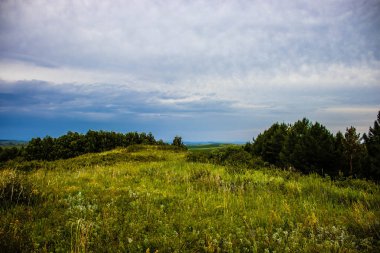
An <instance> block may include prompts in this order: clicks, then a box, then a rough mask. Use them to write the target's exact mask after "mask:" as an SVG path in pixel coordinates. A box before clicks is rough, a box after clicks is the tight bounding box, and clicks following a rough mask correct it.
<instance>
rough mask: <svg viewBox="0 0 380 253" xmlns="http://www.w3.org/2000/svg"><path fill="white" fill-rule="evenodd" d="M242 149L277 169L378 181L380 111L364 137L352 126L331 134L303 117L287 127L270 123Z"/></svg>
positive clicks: (379, 177)
mask: <svg viewBox="0 0 380 253" xmlns="http://www.w3.org/2000/svg"><path fill="white" fill-rule="evenodd" d="M244 150H245V151H247V152H249V153H251V154H252V155H255V156H260V157H261V158H262V159H263V160H264V161H266V162H268V163H271V164H273V165H275V166H277V167H280V168H294V169H296V170H299V171H301V172H303V173H311V172H315V173H319V174H321V175H325V174H328V175H330V176H337V175H344V176H355V177H364V178H370V179H374V180H379V179H380V111H379V113H378V116H377V120H376V121H375V122H374V126H373V127H370V128H369V132H368V134H363V136H361V135H360V134H359V133H357V132H356V129H355V127H353V126H351V127H348V128H347V129H346V132H345V133H344V134H343V133H342V132H338V133H336V134H335V135H334V134H332V133H331V132H330V131H329V130H328V129H327V128H326V127H325V126H323V125H321V124H320V123H318V122H315V123H312V122H310V121H309V120H308V119H306V118H304V119H302V120H299V121H297V122H295V123H294V124H290V125H288V124H285V123H281V124H280V123H275V124H273V125H272V126H271V127H270V128H269V129H267V130H265V131H264V132H263V133H260V134H259V135H258V136H257V138H256V139H253V141H252V142H250V143H247V144H246V145H245V147H244Z"/></svg>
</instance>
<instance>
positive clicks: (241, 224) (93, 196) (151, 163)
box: [0, 146, 380, 252]
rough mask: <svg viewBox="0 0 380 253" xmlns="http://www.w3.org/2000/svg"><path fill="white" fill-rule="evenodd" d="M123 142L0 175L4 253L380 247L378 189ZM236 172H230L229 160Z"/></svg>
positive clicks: (16, 166) (13, 165)
mask: <svg viewBox="0 0 380 253" xmlns="http://www.w3.org/2000/svg"><path fill="white" fill-rule="evenodd" d="M188 152H189V151H178V150H171V149H165V148H162V147H158V146H130V147H128V148H119V149H115V150H112V151H107V152H103V153H97V154H86V155H82V156H79V157H75V158H70V159H66V160H57V161H50V162H48V161H44V162H42V161H40V162H37V161H29V162H17V161H13V162H9V163H7V165H6V166H5V167H3V168H2V169H1V170H0V249H1V250H2V252H380V243H379V239H380V221H379V218H380V187H379V185H378V184H375V183H372V182H370V181H366V180H361V179H352V178H351V179H341V180H339V179H336V180H332V179H330V178H329V177H321V176H319V175H316V174H310V175H302V174H300V173H298V172H295V171H289V170H280V169H276V168H273V167H261V168H259V169H249V168H245V167H244V168H235V167H233V165H224V166H222V165H216V164H212V163H200V162H190V161H188V159H187V156H188ZM236 166H237V165H236Z"/></svg>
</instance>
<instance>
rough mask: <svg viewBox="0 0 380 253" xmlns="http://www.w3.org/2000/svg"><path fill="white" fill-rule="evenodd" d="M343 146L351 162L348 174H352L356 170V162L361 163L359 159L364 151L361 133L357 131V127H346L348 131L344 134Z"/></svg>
mask: <svg viewBox="0 0 380 253" xmlns="http://www.w3.org/2000/svg"><path fill="white" fill-rule="evenodd" d="M343 148H344V151H343V153H344V156H345V158H346V160H347V161H348V164H349V172H348V174H349V175H350V176H352V175H353V171H354V170H353V167H354V163H356V164H357V163H359V159H360V156H361V153H362V152H361V151H362V146H361V144H360V134H357V133H356V129H355V127H353V126H351V127H350V128H347V129H346V133H345V134H344V139H343ZM357 166H359V165H357Z"/></svg>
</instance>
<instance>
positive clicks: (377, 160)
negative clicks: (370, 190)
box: [363, 111, 380, 180]
mask: <svg viewBox="0 0 380 253" xmlns="http://www.w3.org/2000/svg"><path fill="white" fill-rule="evenodd" d="M363 139H364V142H365V146H366V148H367V150H368V158H369V161H368V163H369V166H368V170H367V171H365V174H366V175H367V176H368V177H370V178H374V179H377V180H380V111H379V113H378V114H377V120H376V121H375V122H374V124H373V127H370V128H369V132H368V135H366V134H364V136H363Z"/></svg>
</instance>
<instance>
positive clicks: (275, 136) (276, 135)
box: [245, 123, 288, 166]
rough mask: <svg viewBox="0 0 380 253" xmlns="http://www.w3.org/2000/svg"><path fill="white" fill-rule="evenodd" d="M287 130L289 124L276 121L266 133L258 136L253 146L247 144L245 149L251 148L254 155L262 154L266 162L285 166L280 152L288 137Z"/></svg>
mask: <svg viewBox="0 0 380 253" xmlns="http://www.w3.org/2000/svg"><path fill="white" fill-rule="evenodd" d="M287 130H288V126H287V125H286V124H284V123H282V124H279V123H275V124H273V125H272V126H271V127H270V128H269V129H267V130H265V131H264V133H262V134H259V135H258V136H257V138H256V140H255V141H254V142H253V144H252V147H250V146H249V145H248V144H247V146H246V147H245V149H246V150H247V151H249V150H251V151H252V153H253V154H254V155H258V156H261V157H262V158H263V160H264V161H266V162H269V163H271V164H274V165H277V166H283V165H284V163H283V161H282V160H281V158H280V153H281V151H282V149H283V145H284V142H285V139H286V137H287Z"/></svg>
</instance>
